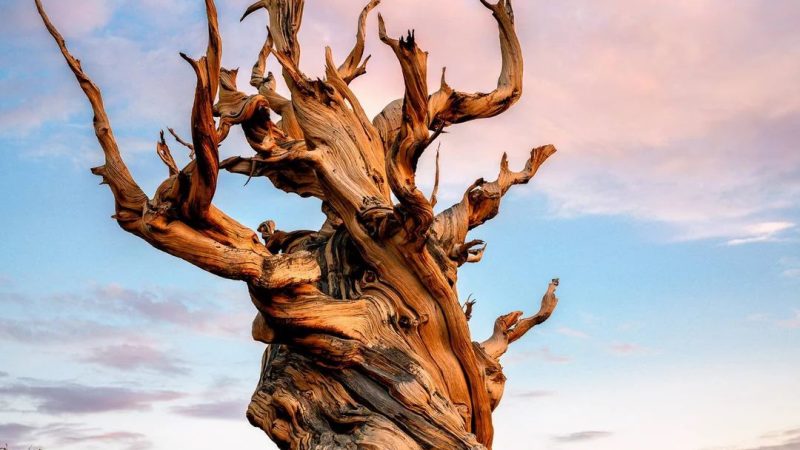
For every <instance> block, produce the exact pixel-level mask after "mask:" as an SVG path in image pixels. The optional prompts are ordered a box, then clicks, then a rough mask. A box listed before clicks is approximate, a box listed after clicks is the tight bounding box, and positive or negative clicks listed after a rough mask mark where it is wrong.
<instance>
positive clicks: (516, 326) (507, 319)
mask: <svg viewBox="0 0 800 450" xmlns="http://www.w3.org/2000/svg"><path fill="white" fill-rule="evenodd" d="M557 287H558V278H553V280H552V281H551V282H550V284H549V285H548V286H547V292H546V293H545V294H544V296H542V304H541V306H540V307H539V312H537V313H536V314H534V315H533V316H530V317H526V318H524V319H520V316H522V313H521V312H520V311H514V312H512V313H509V314H506V315H503V316H500V317H498V318H497V320H496V321H495V323H494V333H492V336H491V337H490V338H489V339H487V340H485V341H483V342H482V343H481V347H483V349H484V350H485V351H486V354H487V355H489V357H491V358H493V359H495V360H498V359H499V358H500V356H502V355H503V354H504V353H505V352H506V351H507V350H508V345H509V344H511V343H512V342H514V341H516V340H518V339H519V338H521V337H522V336H524V335H525V333H527V332H528V331H530V329H531V328H533V327H535V326H536V325H539V324H540V323H542V322H544V321H545V320H547V319H548V318H549V317H550V315H551V314H553V311H554V310H555V309H556V305H557V304H558V298H557V297H556V288H557Z"/></svg>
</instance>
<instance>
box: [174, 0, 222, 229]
mask: <svg viewBox="0 0 800 450" xmlns="http://www.w3.org/2000/svg"><path fill="white" fill-rule="evenodd" d="M205 4H206V18H207V20H208V47H207V49H206V54H205V56H203V57H201V58H200V59H199V60H196V61H195V60H193V59H191V58H189V57H188V56H186V55H184V54H181V56H182V57H183V59H185V60H186V61H187V62H188V63H189V64H190V65H191V66H192V68H193V69H194V71H195V75H196V76H197V85H196V87H195V93H194V105H193V106H192V118H191V123H192V144H193V146H194V150H195V162H196V169H195V170H194V172H195V173H194V174H193V176H192V177H191V178H190V180H189V186H188V191H187V192H186V197H185V201H183V202H182V203H181V205H180V208H181V212H182V214H183V215H184V217H187V218H191V219H199V220H207V217H206V215H207V213H208V209H209V207H210V206H211V200H212V199H213V198H214V192H215V191H216V188H217V177H218V172H219V148H218V147H219V140H220V138H219V136H218V133H217V129H216V123H215V122H214V99H215V98H216V97H217V91H218V90H219V76H220V60H221V58H222V40H221V38H220V36H219V24H218V22H217V8H216V6H215V5H214V1H213V0H206V3H205Z"/></svg>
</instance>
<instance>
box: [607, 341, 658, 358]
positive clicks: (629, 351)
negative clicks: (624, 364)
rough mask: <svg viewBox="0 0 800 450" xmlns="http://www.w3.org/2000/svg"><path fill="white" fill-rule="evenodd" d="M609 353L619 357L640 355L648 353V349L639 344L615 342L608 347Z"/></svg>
mask: <svg viewBox="0 0 800 450" xmlns="http://www.w3.org/2000/svg"><path fill="white" fill-rule="evenodd" d="M608 349H609V351H610V352H611V353H613V354H615V355H619V356H631V355H642V354H645V353H648V351H649V350H648V349H647V348H645V347H642V346H641V345H639V344H634V343H631V342H615V343H613V344H611V345H609V346H608Z"/></svg>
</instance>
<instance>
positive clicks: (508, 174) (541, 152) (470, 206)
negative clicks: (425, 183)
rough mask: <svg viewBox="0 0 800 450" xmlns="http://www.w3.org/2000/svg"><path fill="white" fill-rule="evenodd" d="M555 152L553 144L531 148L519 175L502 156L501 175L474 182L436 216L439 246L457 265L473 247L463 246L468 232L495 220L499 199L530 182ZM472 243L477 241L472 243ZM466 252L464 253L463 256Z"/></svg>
mask: <svg viewBox="0 0 800 450" xmlns="http://www.w3.org/2000/svg"><path fill="white" fill-rule="evenodd" d="M555 152H556V149H555V147H553V146H552V145H545V146H543V147H537V148H534V149H533V150H531V154H530V157H529V158H528V161H527V162H526V163H525V167H524V168H523V170H521V171H519V172H515V171H512V170H510V169H509V168H508V157H507V156H506V155H505V154H503V158H502V160H501V162H500V173H499V174H498V176H497V179H496V180H495V181H492V182H487V181H485V180H484V179H483V178H480V179H478V180H476V181H475V182H474V183H472V185H470V187H469V188H467V190H466V191H465V192H464V196H463V198H462V199H461V201H460V202H459V203H456V204H455V205H453V206H451V207H450V208H447V209H446V210H444V211H442V212H441V213H439V214H437V215H436V218H435V219H434V222H433V226H432V230H433V233H434V234H435V235H436V237H437V239H438V240H439V242H440V243H441V244H442V246H443V247H444V248H445V249H446V250H447V251H449V252H450V255H451V257H453V258H454V259H455V260H457V261H459V263H460V264H463V262H468V259H469V251H470V250H472V248H473V247H474V245H472V246H465V245H464V242H465V241H466V238H467V233H468V232H469V230H471V229H473V228H475V227H477V226H478V225H481V224H483V223H484V222H486V221H487V220H490V219H492V218H493V217H495V216H496V215H497V213H498V212H499V210H500V200H501V199H502V197H503V195H505V194H506V192H508V190H509V189H510V188H511V186H514V185H517V184H526V183H527V182H528V181H530V180H531V179H532V178H533V177H534V176H535V175H536V172H537V171H538V170H539V167H540V166H541V165H542V164H544V162H545V161H546V160H547V158H548V157H550V156H551V155H552V154H553V153H555ZM473 243H475V244H477V243H478V242H477V241H473ZM465 250H466V251H467V254H465V253H464V251H465ZM476 256H477V255H476ZM478 259H479V257H478Z"/></svg>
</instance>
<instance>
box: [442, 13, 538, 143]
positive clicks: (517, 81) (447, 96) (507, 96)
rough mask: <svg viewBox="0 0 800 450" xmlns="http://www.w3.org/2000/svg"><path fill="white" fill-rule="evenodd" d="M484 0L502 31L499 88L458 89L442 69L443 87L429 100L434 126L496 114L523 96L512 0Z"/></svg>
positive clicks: (519, 52)
mask: <svg viewBox="0 0 800 450" xmlns="http://www.w3.org/2000/svg"><path fill="white" fill-rule="evenodd" d="M481 3H483V5H484V6H486V7H487V8H489V10H491V11H492V15H493V16H494V18H495V20H496V21H497V26H498V28H499V31H500V55H501V59H502V63H501V64H502V65H501V69H500V77H499V78H498V80H497V88H495V89H494V90H492V91H491V92H489V93H475V94H472V93H465V92H460V91H456V90H454V89H453V88H451V87H450V86H449V85H448V84H447V82H446V81H445V74H444V71H442V84H441V87H440V89H439V91H437V92H436V93H434V94H433V95H431V98H430V101H429V108H430V111H431V113H430V114H431V123H430V125H431V127H432V128H435V127H438V126H448V125H450V124H454V123H461V122H466V121H468V120H473V119H481V118H487V117H493V116H496V115H498V114H500V113H502V112H504V111H505V110H507V109H508V108H509V107H511V105H513V104H514V103H516V101H517V100H519V97H520V96H521V95H522V73H523V64H522V48H521V47H520V44H519V39H518V38H517V32H516V30H515V29H514V11H513V9H512V7H511V0H498V2H497V3H490V2H489V1H487V0H481Z"/></svg>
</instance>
